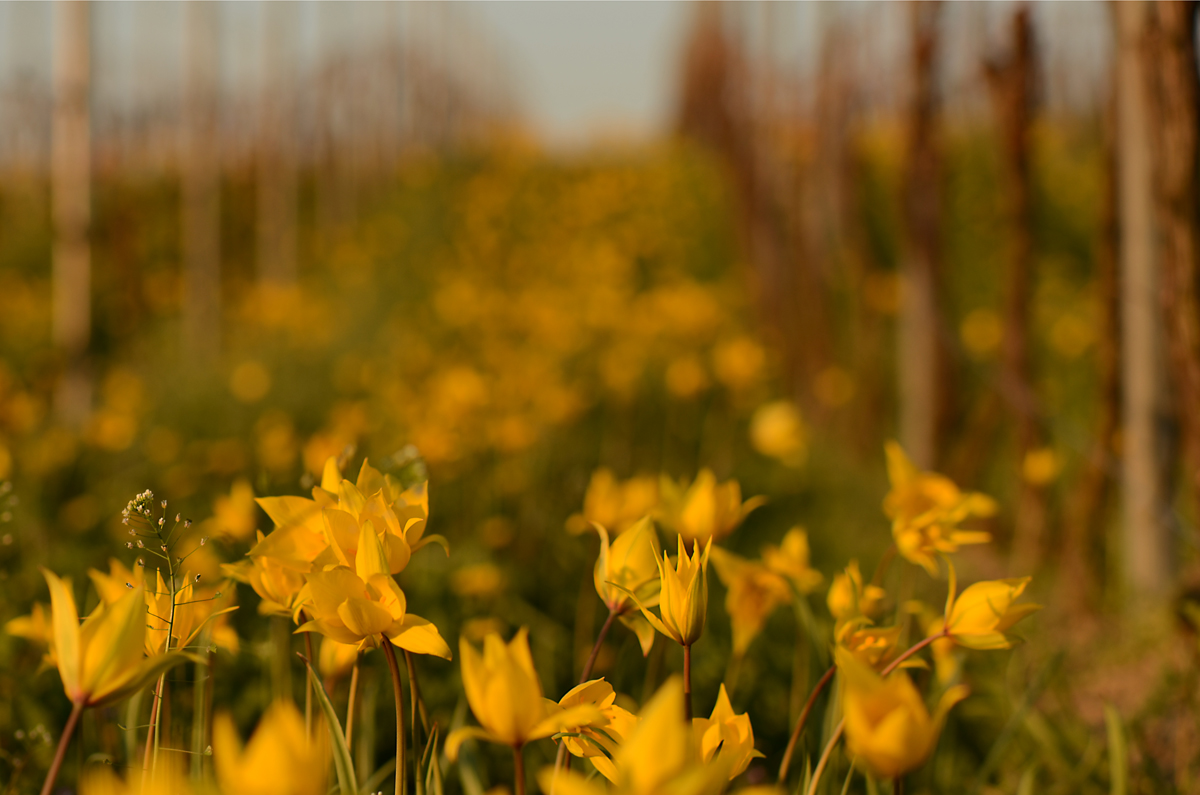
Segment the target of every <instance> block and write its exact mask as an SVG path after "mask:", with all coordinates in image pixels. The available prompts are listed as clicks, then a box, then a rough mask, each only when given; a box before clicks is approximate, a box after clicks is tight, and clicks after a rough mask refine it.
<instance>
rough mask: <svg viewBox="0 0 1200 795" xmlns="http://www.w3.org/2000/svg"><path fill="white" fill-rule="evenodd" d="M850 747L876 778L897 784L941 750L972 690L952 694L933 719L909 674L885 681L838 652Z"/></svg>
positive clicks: (952, 690)
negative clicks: (955, 712)
mask: <svg viewBox="0 0 1200 795" xmlns="http://www.w3.org/2000/svg"><path fill="white" fill-rule="evenodd" d="M834 654H835V656H836V660H837V667H838V673H839V674H840V677H841V691H842V713H843V715H844V720H845V726H846V730H845V731H846V747H847V749H848V750H849V751H850V753H851V754H852V755H853V756H856V757H858V758H859V759H860V760H862V761H863V762H864V763H866V765H867V767H868V768H870V770H871V771H872V773H874V774H875V775H876V776H877V777H880V778H895V777H897V776H902V775H904V774H905V773H907V772H909V771H910V770H913V769H915V768H917V767H918V766H919V765H921V764H922V763H923V762H924V761H925V760H926V759H928V758H929V755H930V754H932V753H933V749H934V747H935V746H936V745H937V740H938V735H939V734H941V731H942V725H943V723H944V722H945V720H946V714H947V713H948V712H949V711H950V708H951V707H952V706H954V705H955V704H956V703H958V702H959V701H961V700H962V699H964V698H966V695H967V689H966V687H964V686H962V685H959V686H957V687H952V688H950V689H949V690H947V691H946V693H945V694H944V695H943V696H942V698H941V700H940V701H939V702H938V706H937V709H936V710H935V711H934V714H933V715H930V714H929V710H928V709H927V708H926V707H925V702H924V700H923V699H922V698H921V694H920V693H918V692H917V689H916V687H914V686H913V683H912V680H911V679H909V678H908V675H907V674H906V673H904V672H903V671H897V672H896V673H894V674H892V675H891V676H889V677H888V678H887V679H883V678H881V677H880V676H879V674H877V673H875V671H873V670H872V669H871V668H869V667H868V666H867V665H865V664H863V663H862V662H860V661H859V660H858V659H856V658H855V657H854V656H853V655H852V654H850V653H849V652H847V651H846V650H845V649H836V650H835V652H834Z"/></svg>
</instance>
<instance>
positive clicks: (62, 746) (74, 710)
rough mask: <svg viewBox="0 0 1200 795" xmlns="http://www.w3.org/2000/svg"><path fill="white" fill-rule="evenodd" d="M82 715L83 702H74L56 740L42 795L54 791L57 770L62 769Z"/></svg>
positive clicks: (47, 794) (48, 794)
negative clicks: (56, 748)
mask: <svg viewBox="0 0 1200 795" xmlns="http://www.w3.org/2000/svg"><path fill="white" fill-rule="evenodd" d="M82 714H83V702H82V701H76V702H75V703H74V705H73V706H72V707H71V717H69V718H67V725H66V726H64V727H63V733H62V737H59V738H58V750H56V751H55V752H54V761H53V762H51V763H50V771H49V772H48V773H46V781H45V783H43V784H42V795H50V792H51V791H52V790H53V789H54V781H55V779H57V778H58V770H59V768H61V767H62V763H63V757H65V756H66V755H67V746H68V745H70V744H71V735H72V734H74V733H75V726H76V725H77V724H78V723H79V716H80V715H82Z"/></svg>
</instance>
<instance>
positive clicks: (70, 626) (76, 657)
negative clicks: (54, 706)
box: [42, 568, 83, 701]
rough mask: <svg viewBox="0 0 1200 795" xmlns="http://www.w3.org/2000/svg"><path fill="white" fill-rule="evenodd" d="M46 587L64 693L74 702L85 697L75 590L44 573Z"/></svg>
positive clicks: (55, 577) (48, 572) (46, 570)
mask: <svg viewBox="0 0 1200 795" xmlns="http://www.w3.org/2000/svg"><path fill="white" fill-rule="evenodd" d="M42 575H43V576H44V577H45V578H46V584H47V585H49V586H50V604H51V605H52V611H53V618H52V619H51V622H52V624H53V625H54V649H55V653H56V654H57V656H58V673H59V676H61V677H62V683H63V689H64V690H66V692H67V697H68V698H70V699H71V700H72V701H75V700H77V699H78V698H79V697H80V696H82V695H83V694H82V693H80V687H79V686H80V681H79V674H80V671H79V663H80V648H79V647H80V643H79V613H78V611H77V610H76V609H75V597H74V596H72V595H71V587H70V585H69V584H68V583H67V582H64V581H63V580H60V579H59V578H58V577H57V576H56V575H55V574H54V572H52V571H50V570H49V569H45V568H43V569H42Z"/></svg>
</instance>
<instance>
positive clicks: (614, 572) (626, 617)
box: [592, 517, 662, 655]
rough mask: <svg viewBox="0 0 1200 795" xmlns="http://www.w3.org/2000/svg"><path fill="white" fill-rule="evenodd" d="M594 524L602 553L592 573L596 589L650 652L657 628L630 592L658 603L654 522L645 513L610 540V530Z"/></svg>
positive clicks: (642, 600)
mask: <svg viewBox="0 0 1200 795" xmlns="http://www.w3.org/2000/svg"><path fill="white" fill-rule="evenodd" d="M595 528H596V532H598V533H599V534H600V554H599V555H598V556H597V558H596V567H595V569H594V570H593V574H592V577H593V579H594V581H595V583H596V593H597V594H599V595H600V599H601V600H602V601H603V602H604V605H605V606H606V607H607V608H608V609H609V610H610V611H611V612H614V613H616V614H617V617H618V620H619V621H620V622H621V623H622V624H624V625H625V626H626V627H628V628H629V629H630V630H632V631H633V633H634V634H635V635H637V637H638V643H639V644H641V647H642V654H643V655H646V654H649V653H650V648H651V647H652V646H653V645H654V628H653V627H651V626H650V624H649V622H648V621H646V618H645V617H644V616H643V615H642V614H641V612H640V611H639V610H637V605H636V604H635V603H634V602H633V601H632V600H631V597H630V594H633V595H634V596H636V597H637V600H638V601H639V602H640V603H641V604H643V605H645V606H646V607H654V606H655V605H657V604H658V600H659V592H660V589H661V587H662V581H661V579H660V576H659V571H658V556H659V553H660V549H659V546H658V536H657V535H655V532H654V524H653V523H652V522H651V521H650V519H649V517H644V518H643V519H642V520H641V521H640V522H638V523H637V524H635V525H634V526H633V527H631V528H630V529H629V530H627V531H626V532H624V533H622V534H621V535H619V536H617V540H616V541H613V542H612V543H611V544H610V543H609V540H608V531H607V530H605V529H604V528H603V527H602V526H601V525H599V524H597V525H595Z"/></svg>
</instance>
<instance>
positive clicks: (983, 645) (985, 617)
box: [946, 577, 1041, 649]
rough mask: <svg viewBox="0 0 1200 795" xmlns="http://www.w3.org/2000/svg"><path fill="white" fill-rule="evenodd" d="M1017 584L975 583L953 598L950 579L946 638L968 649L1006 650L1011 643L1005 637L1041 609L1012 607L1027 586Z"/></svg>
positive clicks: (1026, 580)
mask: <svg viewBox="0 0 1200 795" xmlns="http://www.w3.org/2000/svg"><path fill="white" fill-rule="evenodd" d="M1029 580H1030V578H1029V577H1024V578H1021V579H1019V580H990V581H987V582H977V583H975V584H974V585H972V586H970V587H969V588H967V589H966V590H964V591H963V592H962V594H960V595H959V596H958V598H957V599H955V598H954V593H953V579H951V583H952V585H951V593H950V600H949V601H950V605H949V607H948V609H947V611H946V634H947V635H949V636H950V637H951V638H953V639H954V642H955V643H957V644H958V645H960V646H965V647H967V648H968V649H1007V648H1009V647H1010V646H1012V640H1011V639H1009V638H1008V637H1007V636H1006V635H1005V634H1004V633H1005V632H1007V631H1008V630H1009V629H1010V628H1011V627H1012V625H1013V624H1016V623H1017V622H1018V621H1020V620H1021V619H1022V618H1024V617H1025V616H1027V615H1029V614H1030V613H1033V612H1035V611H1037V610H1040V609H1041V606H1040V605H1035V604H1023V605H1014V604H1013V602H1015V601H1016V599H1017V597H1019V596H1020V595H1021V593H1022V592H1024V590H1025V586H1026V585H1028V584H1029Z"/></svg>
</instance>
